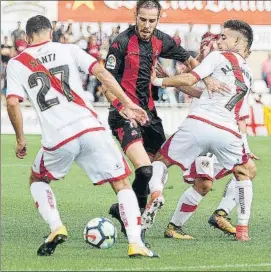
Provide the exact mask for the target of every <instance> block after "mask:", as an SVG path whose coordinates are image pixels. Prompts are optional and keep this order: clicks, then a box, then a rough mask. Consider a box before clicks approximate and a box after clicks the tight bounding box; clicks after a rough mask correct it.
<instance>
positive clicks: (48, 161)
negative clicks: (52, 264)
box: [30, 140, 79, 256]
mask: <svg viewBox="0 0 271 272" xmlns="http://www.w3.org/2000/svg"><path fill="white" fill-rule="evenodd" d="M78 147H79V146H78V145H77V142H76V140H74V141H72V142H70V143H68V144H66V145H64V146H62V147H60V148H59V149H58V150H55V151H45V150H43V149H41V150H40V151H39V153H38V154H37V156H36V159H35V162H34V166H33V167H32V174H31V177H30V191H31V194H32V197H33V199H34V201H35V205H36V207H37V209H38V211H39V213H40V215H41V216H42V218H43V219H44V221H45V222H46V223H47V224H48V225H49V227H50V230H51V233H50V235H49V236H48V237H47V239H46V240H45V242H44V243H43V244H42V245H41V246H40V248H39V249H38V252H37V254H38V255H39V256H49V255H52V254H53V253H54V251H55V248H56V246H57V245H58V244H61V243H63V242H65V241H66V239H67V230H66V228H65V226H64V225H63V223H62V221H61V218H60V215H59V211H58V208H57V204H56V198H55V195H54V192H53V190H52V188H51V187H50V185H49V183H50V181H51V180H58V179H61V178H63V177H64V176H65V175H66V174H67V172H68V171H69V169H70V167H71V165H72V163H73V161H74V158H75V157H76V155H77V151H79V149H78Z"/></svg>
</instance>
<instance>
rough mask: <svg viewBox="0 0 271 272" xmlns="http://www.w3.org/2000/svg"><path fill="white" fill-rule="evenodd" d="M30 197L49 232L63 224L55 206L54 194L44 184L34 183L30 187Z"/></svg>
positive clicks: (47, 185)
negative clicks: (48, 227) (46, 224)
mask: <svg viewBox="0 0 271 272" xmlns="http://www.w3.org/2000/svg"><path fill="white" fill-rule="evenodd" d="M30 191H31V194H32V197H33V198H34V201H35V204H36V207H37V208H38V210H39V212H40V215H41V216H42V218H43V219H44V220H45V222H46V223H48V224H49V226H50V229H51V232H54V231H56V230H57V229H59V228H60V227H61V226H62V225H63V224H62V222H61V219H60V216H59V212H58V209H57V206H56V199H55V195H54V192H53V191H52V189H51V187H50V186H49V184H47V183H45V182H34V183H32V184H31V186H30Z"/></svg>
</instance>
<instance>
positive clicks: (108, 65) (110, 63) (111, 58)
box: [106, 55, 117, 70]
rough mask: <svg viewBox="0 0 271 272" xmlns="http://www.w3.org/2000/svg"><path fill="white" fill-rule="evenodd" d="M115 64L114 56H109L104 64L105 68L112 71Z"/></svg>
mask: <svg viewBox="0 0 271 272" xmlns="http://www.w3.org/2000/svg"><path fill="white" fill-rule="evenodd" d="M116 63H117V60H116V57H115V56H114V55H109V56H108V58H107V62H106V68H107V69H111V70H113V69H115V67H116Z"/></svg>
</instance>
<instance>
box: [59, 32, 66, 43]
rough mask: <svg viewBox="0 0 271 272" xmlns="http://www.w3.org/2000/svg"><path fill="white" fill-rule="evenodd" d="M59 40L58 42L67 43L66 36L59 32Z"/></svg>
mask: <svg viewBox="0 0 271 272" xmlns="http://www.w3.org/2000/svg"><path fill="white" fill-rule="evenodd" d="M59 42H60V43H67V41H66V38H65V35H63V34H61V35H60V36H59Z"/></svg>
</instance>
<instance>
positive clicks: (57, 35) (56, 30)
mask: <svg viewBox="0 0 271 272" xmlns="http://www.w3.org/2000/svg"><path fill="white" fill-rule="evenodd" d="M52 28H53V42H59V38H60V36H61V34H62V33H61V29H60V28H57V21H53V22H52Z"/></svg>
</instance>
